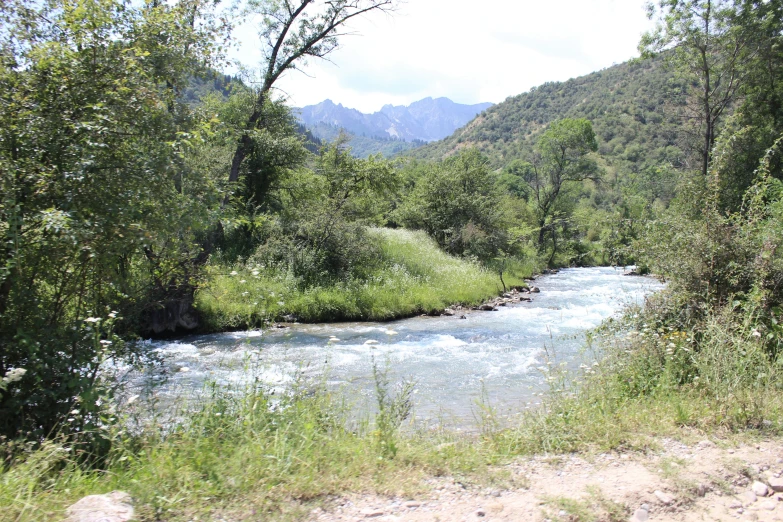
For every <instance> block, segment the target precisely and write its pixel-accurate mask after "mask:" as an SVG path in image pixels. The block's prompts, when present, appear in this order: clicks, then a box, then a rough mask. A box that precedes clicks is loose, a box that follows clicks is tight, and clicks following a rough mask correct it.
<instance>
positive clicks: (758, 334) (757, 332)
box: [751, 329, 761, 338]
mask: <svg viewBox="0 0 783 522" xmlns="http://www.w3.org/2000/svg"><path fill="white" fill-rule="evenodd" d="M751 335H752V336H753V337H756V338H758V337H761V332H759V331H758V330H755V329H754V330H753V332H751Z"/></svg>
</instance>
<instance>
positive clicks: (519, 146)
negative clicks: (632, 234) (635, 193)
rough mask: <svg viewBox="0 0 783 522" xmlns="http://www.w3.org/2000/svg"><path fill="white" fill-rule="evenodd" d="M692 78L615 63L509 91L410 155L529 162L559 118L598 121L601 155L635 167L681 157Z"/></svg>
mask: <svg viewBox="0 0 783 522" xmlns="http://www.w3.org/2000/svg"><path fill="white" fill-rule="evenodd" d="M687 92H688V88H687V82H686V81H684V80H683V79H680V78H677V77H676V76H675V75H674V73H673V72H672V71H670V70H668V69H667V68H666V67H665V66H664V63H663V61H662V60H661V59H655V60H644V61H640V62H639V61H632V62H628V63H622V64H619V65H614V66H612V67H609V68H607V69H604V70H601V71H596V72H594V73H591V74H587V75H585V76H580V77H578V78H573V79H571V80H568V81H565V82H549V83H545V84H543V85H540V86H538V87H534V88H533V89H531V90H530V91H529V92H526V93H523V94H519V95H517V96H511V97H509V98H508V99H506V100H505V101H503V102H501V103H498V104H497V105H494V106H492V107H491V108H489V109H487V110H486V111H484V112H482V113H481V114H480V115H479V116H478V117H477V118H476V119H474V120H473V121H471V122H470V124H469V125H466V126H464V127H462V128H460V129H458V130H457V131H456V132H454V134H452V135H451V136H448V137H446V138H444V139H442V140H439V141H436V142H430V143H428V144H427V145H425V146H423V147H419V148H417V149H415V150H410V151H407V152H406V154H407V155H410V156H413V157H416V158H419V159H422V160H430V161H437V160H440V159H443V158H445V157H447V156H450V155H452V154H454V153H455V152H457V151H458V150H460V149H462V148H464V147H476V148H478V149H479V150H480V151H481V152H482V153H484V154H485V155H486V156H487V158H488V160H489V162H490V165H491V166H492V167H494V168H502V167H504V166H506V165H508V164H509V163H511V162H512V161H514V160H516V159H527V158H529V155H530V153H531V151H532V147H533V146H534V144H535V142H536V140H537V138H538V136H539V135H540V133H541V131H543V130H544V129H546V127H547V125H548V124H549V123H551V122H552V121H554V120H558V119H560V118H586V119H588V120H590V121H591V122H592V124H593V129H594V130H595V133H596V138H597V141H598V145H599V153H600V155H601V157H602V158H603V159H604V160H605V161H606V162H608V163H609V164H611V165H612V166H613V169H618V168H619V169H623V170H626V171H630V172H638V171H640V170H642V169H645V168H647V167H653V166H658V165H674V166H679V165H681V162H682V161H684V159H683V158H684V152H683V143H682V140H681V133H680V130H681V127H682V120H681V119H680V118H679V115H678V114H679V111H680V110H681V109H680V107H681V104H682V103H683V100H684V99H685V94H686V93H687Z"/></svg>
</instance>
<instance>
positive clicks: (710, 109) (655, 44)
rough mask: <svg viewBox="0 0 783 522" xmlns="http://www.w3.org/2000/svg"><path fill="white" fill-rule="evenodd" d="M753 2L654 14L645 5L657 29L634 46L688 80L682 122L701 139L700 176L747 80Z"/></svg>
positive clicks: (703, 2) (709, 3)
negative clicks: (689, 95) (690, 96)
mask: <svg viewBox="0 0 783 522" xmlns="http://www.w3.org/2000/svg"><path fill="white" fill-rule="evenodd" d="M756 4H762V3H761V2H755V1H741V0H659V2H658V11H656V8H655V5H654V4H652V3H651V4H650V5H649V7H648V9H649V16H650V18H654V17H655V15H656V12H657V13H658V26H657V28H656V29H655V30H654V31H652V32H650V33H647V34H645V35H644V36H643V37H642V40H641V42H640V44H639V50H640V51H641V52H642V55H643V56H652V55H654V54H657V53H661V52H662V51H666V50H671V52H669V53H667V54H666V56H667V59H668V60H669V62H670V64H671V65H673V66H674V67H675V68H676V69H677V71H679V72H680V73H682V74H683V75H685V76H686V78H687V79H688V80H691V81H692V82H693V83H694V84H695V87H694V89H693V91H692V92H693V100H692V101H691V103H688V104H686V118H687V120H688V122H689V123H691V124H692V127H693V128H694V129H695V130H696V131H697V133H698V134H699V135H700V140H699V141H701V145H700V146H698V147H697V150H698V155H699V159H700V163H701V173H702V175H703V176H704V177H706V176H707V172H708V170H709V165H710V159H711V154H712V149H713V146H714V145H715V138H716V135H717V128H718V125H719V123H720V121H721V119H722V118H723V117H724V115H725V113H726V111H727V110H728V109H729V108H730V107H731V106H732V104H733V103H734V102H735V101H736V100H737V98H738V96H739V94H740V91H741V88H742V87H743V85H744V83H745V82H746V80H747V78H748V69H747V68H746V67H745V64H746V63H747V62H749V61H751V60H753V59H754V57H755V56H756V54H757V52H758V45H757V43H758V42H759V40H758V39H757V37H758V33H757V32H756V29H755V28H754V25H755V24H738V23H736V22H737V21H738V20H740V19H746V20H753V19H754V18H755V17H754V15H753V14H752V13H751V12H750V11H752V10H753V9H754V7H755V5H756Z"/></svg>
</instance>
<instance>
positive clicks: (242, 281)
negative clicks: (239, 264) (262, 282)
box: [239, 279, 247, 284]
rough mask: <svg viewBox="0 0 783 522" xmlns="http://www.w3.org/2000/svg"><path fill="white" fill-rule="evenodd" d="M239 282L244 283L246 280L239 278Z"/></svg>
mask: <svg viewBox="0 0 783 522" xmlns="http://www.w3.org/2000/svg"><path fill="white" fill-rule="evenodd" d="M239 282H240V283H241V284H245V283H247V281H246V280H245V279H242V280H240V281H239Z"/></svg>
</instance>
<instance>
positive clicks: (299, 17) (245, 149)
mask: <svg viewBox="0 0 783 522" xmlns="http://www.w3.org/2000/svg"><path fill="white" fill-rule="evenodd" d="M396 2H397V0H331V1H328V2H324V3H323V4H319V3H318V2H316V0H282V1H272V0H251V1H250V2H249V5H248V11H249V12H250V14H252V15H260V16H261V17H263V25H262V30H261V32H260V35H259V36H260V38H261V40H262V42H263V44H264V52H265V59H266V68H265V69H264V72H263V80H262V83H261V86H260V87H259V88H258V90H257V92H256V97H255V101H254V104H253V106H252V109H251V111H250V114H249V115H248V117H247V120H246V122H245V130H246V132H245V133H243V134H242V136H241V137H240V138H239V142H238V143H237V146H236V149H235V151H234V156H233V158H232V161H231V169H230V172H229V176H228V181H229V183H234V182H236V181H238V180H239V177H240V171H241V169H242V167H243V164H244V163H245V159H246V158H247V157H248V156H250V155H251V154H252V153H253V151H254V150H256V152H258V149H257V147H255V144H254V142H253V138H252V131H253V130H255V129H262V128H264V127H265V126H266V122H265V120H264V118H263V115H264V107H265V105H266V103H267V102H268V101H269V98H270V95H271V91H272V88H273V87H274V85H275V83H276V82H277V80H279V79H280V77H281V76H282V75H283V74H284V73H286V72H287V71H290V70H296V69H298V67H299V66H300V65H301V64H302V63H305V61H306V59H307V58H325V57H327V56H328V55H329V54H330V53H331V52H332V51H334V50H335V49H337V47H338V38H339V37H341V36H344V35H345V34H346V33H342V32H341V30H342V29H343V28H344V26H345V24H346V23H347V22H348V21H350V20H351V19H353V18H356V17H357V16H361V15H364V14H367V13H370V12H373V11H380V12H389V11H391V10H393V9H394V7H395V5H396ZM248 167H249V166H247V165H245V168H246V170H247V172H246V175H247V176H250V177H254V176H256V175H257V173H256V172H254V169H252V166H250V167H251V168H248Z"/></svg>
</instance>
